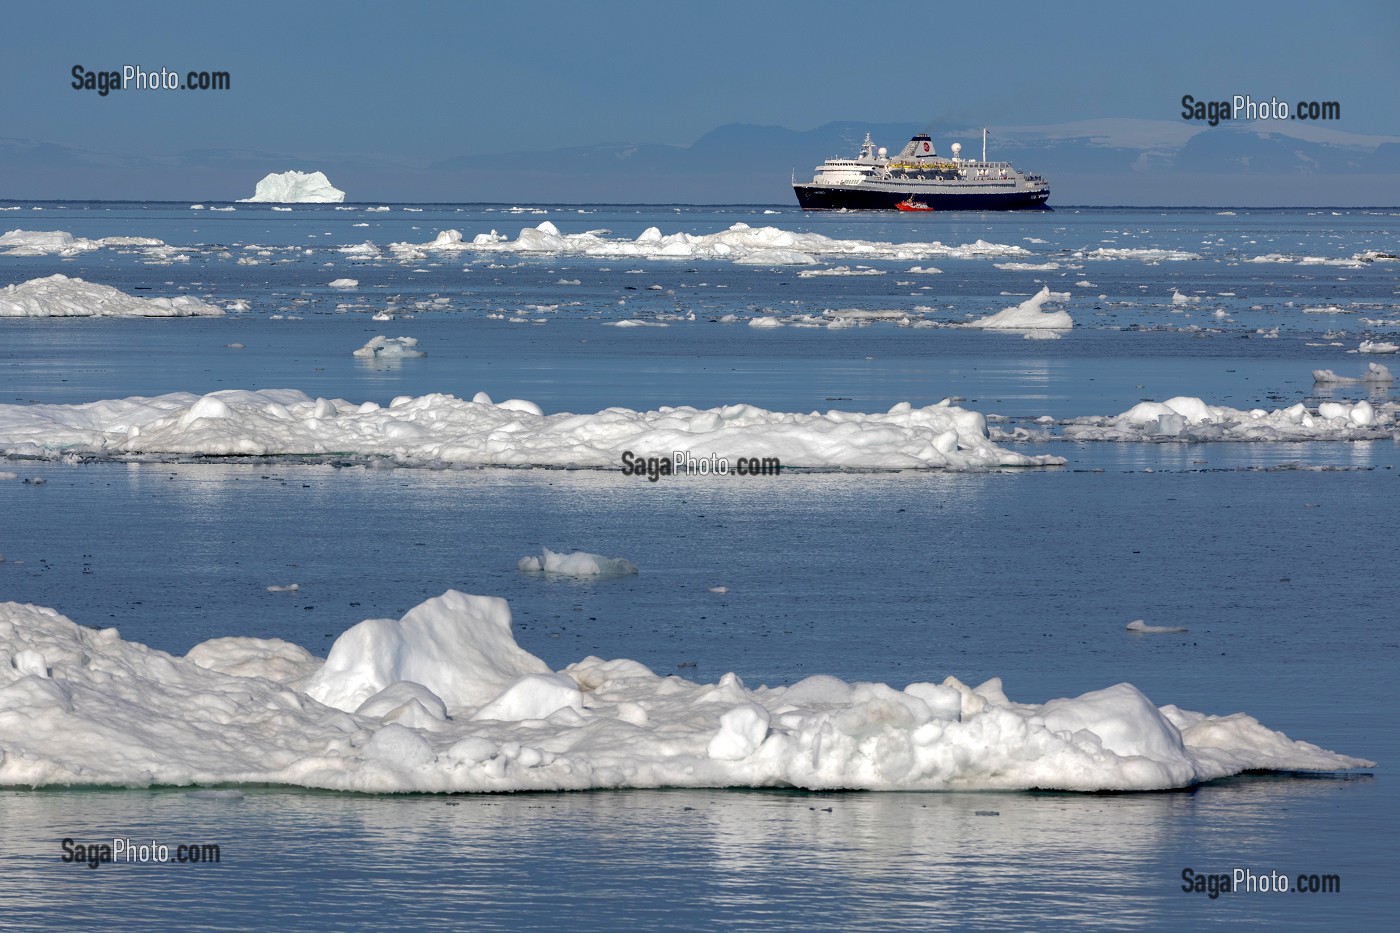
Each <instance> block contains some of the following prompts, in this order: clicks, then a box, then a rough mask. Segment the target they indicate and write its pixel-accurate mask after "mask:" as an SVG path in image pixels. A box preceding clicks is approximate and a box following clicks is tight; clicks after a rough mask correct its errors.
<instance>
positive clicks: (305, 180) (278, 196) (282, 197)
mask: <svg viewBox="0 0 1400 933" xmlns="http://www.w3.org/2000/svg"><path fill="white" fill-rule="evenodd" d="M241 200H242V201H243V202H244V203H250V204H257V203H273V204H339V203H341V202H343V201H344V200H345V192H344V191H341V190H340V189H339V188H337V187H335V186H334V185H332V184H331V181H330V179H329V178H327V177H326V174H325V172H298V171H290V172H272V173H270V174H268V175H265V176H264V177H263V178H262V179H261V180H260V181H259V182H258V184H257V187H256V189H255V190H254V191H253V196H252V197H251V198H243V199H241Z"/></svg>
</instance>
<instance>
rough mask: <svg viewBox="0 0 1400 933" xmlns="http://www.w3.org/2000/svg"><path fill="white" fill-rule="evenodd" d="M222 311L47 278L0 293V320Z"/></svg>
mask: <svg viewBox="0 0 1400 933" xmlns="http://www.w3.org/2000/svg"><path fill="white" fill-rule="evenodd" d="M223 313H224V310H223V309H222V308H220V307H218V306H216V305H211V304H208V303H207V302H203V301H200V300H199V299H198V298H194V297H192V296H190V295H176V296H175V297H174V298H138V297H136V296H134V295H128V294H126V293H125V292H123V291H121V290H120V289H116V288H112V287H111V286H110V285H99V284H97V283H96V282H84V281H83V280H82V279H70V278H68V277H67V276H65V275H51V276H49V277H47V278H42V279H30V280H29V281H28V282H24V283H22V284H19V285H7V286H5V287H4V288H3V289H0V317H199V316H215V317H217V316H218V315H221V314H223Z"/></svg>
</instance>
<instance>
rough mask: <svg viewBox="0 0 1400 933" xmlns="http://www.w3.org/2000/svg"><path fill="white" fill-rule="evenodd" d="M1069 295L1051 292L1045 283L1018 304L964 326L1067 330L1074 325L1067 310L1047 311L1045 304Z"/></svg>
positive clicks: (1067, 297) (1001, 328)
mask: <svg viewBox="0 0 1400 933" xmlns="http://www.w3.org/2000/svg"><path fill="white" fill-rule="evenodd" d="M1069 297H1070V296H1069V293H1068V292H1052V291H1050V286H1048V285H1047V286H1045V287H1044V288H1042V289H1041V290H1040V291H1038V292H1036V293H1035V294H1034V295H1032V296H1031V297H1030V298H1027V299H1026V300H1025V301H1023V302H1021V303H1020V304H1018V305H1012V306H1011V307H1009V308H1005V309H1003V310H1001V311H998V312H997V313H996V314H991V315H988V316H987V317H984V318H979V319H977V320H975V321H970V322H968V324H967V325H966V326H968V327H980V328H982V329H983V330H1068V329H1069V328H1071V327H1073V326H1074V318H1072V317H1070V315H1069V312H1068V311H1065V310H1064V309H1060V310H1058V311H1047V310H1046V309H1045V304H1046V302H1051V301H1054V302H1064V301H1068V300H1069Z"/></svg>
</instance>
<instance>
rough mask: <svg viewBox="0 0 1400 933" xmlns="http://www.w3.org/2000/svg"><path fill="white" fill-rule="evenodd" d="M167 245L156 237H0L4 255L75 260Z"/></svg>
mask: <svg viewBox="0 0 1400 933" xmlns="http://www.w3.org/2000/svg"><path fill="white" fill-rule="evenodd" d="M165 245H166V244H165V243H164V242H163V241H161V240H157V239H155V238H154V237H141V236H109V237H99V238H97V239H88V238H87V237H75V236H73V234H71V233H69V232H67V231H66V230H8V231H6V232H5V233H3V234H0V255H5V256H65V257H72V256H76V255H78V254H79V253H86V252H89V251H91V250H95V249H106V248H109V247H111V248H122V247H128V248H137V249H158V248H161V247H164V246H165Z"/></svg>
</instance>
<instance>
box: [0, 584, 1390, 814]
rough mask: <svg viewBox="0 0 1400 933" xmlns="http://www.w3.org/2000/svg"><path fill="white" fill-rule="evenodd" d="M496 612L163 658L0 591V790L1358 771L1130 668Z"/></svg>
mask: <svg viewBox="0 0 1400 933" xmlns="http://www.w3.org/2000/svg"><path fill="white" fill-rule="evenodd" d="M511 628H512V625H511V614H510V608H509V606H508V605H507V604H506V602H505V600H503V599H499V598H495V597H487V596H469V595H466V594H463V593H459V592H455V591H450V590H449V591H448V592H447V593H445V594H443V595H442V596H439V597H437V598H434V599H430V600H428V601H427V602H425V603H423V604H421V605H419V606H417V607H415V608H414V609H412V610H410V611H409V612H408V613H407V614H405V615H404V616H403V618H402V619H399V620H391V619H370V620H367V621H364V622H361V623H359V624H358V625H356V626H354V627H352V628H350V629H349V630H348V631H346V632H344V633H343V634H342V635H341V636H340V637H339V638H338V639H337V640H336V641H335V643H334V644H333V645H332V646H331V649H330V653H329V656H328V657H327V658H326V659H325V660H324V661H321V660H320V659H317V658H315V657H313V656H311V655H310V654H308V653H307V652H306V651H305V650H304V649H302V648H301V647H299V646H297V645H293V644H289V643H287V642H282V641H279V640H277V639H257V638H221V639H215V640H213V641H208V642H204V643H202V644H200V645H197V646H195V648H194V649H192V650H191V651H190V652H189V654H188V655H187V656H186V657H185V658H177V657H172V656H170V655H168V654H165V653H164V652H160V651H155V650H152V649H150V648H147V647H145V646H143V645H140V644H137V643H134V642H128V641H125V640H123V639H122V638H121V636H120V634H119V633H118V632H117V630H116V629H112V628H108V629H101V630H98V629H94V628H87V627H84V626H79V625H77V624H75V623H74V622H72V621H70V620H69V619H67V618H65V617H64V616H62V615H60V614H59V613H58V612H56V611H55V610H53V609H47V608H42V607H39V606H32V605H22V604H19V603H0V656H4V657H7V658H9V659H10V660H9V663H6V664H3V665H0V750H2V751H0V786H8V787H38V786H55V785H74V784H81V785H89V786H91V785H98V786H126V787H132V786H135V787H144V786H151V785H158V784H167V785H191V784H196V785H197V784H243V783H273V784H287V785H294V786H303V787H316V788H329V789H337V790H352V791H366V792H408V791H428V792H442V791H513V790H564V789H579V790H581V789H588V788H618V787H668V786H670V787H783V786H791V787H802V788H812V789H837V788H859V789H869V790H949V789H965V790H985V789H1000V790H1025V789H1035V788H1044V789H1055V790H1074V791H1105V790H1112V791H1124V790H1159V789H1165V788H1170V787H1185V786H1189V785H1191V784H1194V783H1198V782H1201V781H1208V780H1212V779H1214V778H1218V777H1224V776H1226V775H1231V774H1237V773H1239V772H1241V771H1245V770H1256V769H1259V770H1304V769H1306V770H1340V769H1348V768H1366V767H1373V766H1374V765H1373V763H1372V762H1369V761H1366V760H1364V759H1360V758H1352V757H1348V756H1345V755H1340V754H1337V753H1334V752H1330V751H1326V750H1325V749H1322V748H1319V747H1318V746H1316V745H1311V744H1309V743H1307V742H1298V741H1293V740H1291V739H1289V738H1288V737H1287V736H1285V735H1283V734H1282V733H1279V732H1274V731H1272V730H1269V729H1267V728H1265V727H1264V726H1263V725H1261V724H1260V723H1259V722H1258V721H1257V720H1255V719H1253V718H1252V717H1250V716H1247V715H1245V714H1243V713H1236V714H1234V715H1230V716H1211V715H1206V714H1203V713H1196V712H1189V711H1186V710H1181V709H1178V708H1176V707H1174V706H1163V707H1160V708H1158V707H1156V706H1154V705H1153V704H1152V703H1151V702H1150V701H1149V700H1148V699H1147V697H1145V696H1144V695H1143V694H1142V693H1141V692H1140V691H1138V690H1137V689H1136V688H1135V687H1133V686H1132V685H1130V684H1126V683H1121V684H1117V685H1116V686H1112V687H1108V688H1106V689H1103V690H1096V691H1093V692H1091V693H1086V694H1084V695H1083V696H1079V697H1075V698H1072V699H1058V700H1050V701H1049V702H1046V703H1043V704H1028V703H1016V702H1013V701H1011V700H1009V699H1007V697H1006V695H1005V693H1004V691H1003V689H1002V684H1001V681H1000V679H999V678H994V679H992V680H989V681H987V682H986V683H984V684H982V685H981V686H980V687H977V688H969V687H967V686H966V685H964V684H962V683H960V682H959V681H958V680H956V679H955V678H953V677H948V678H947V679H946V680H944V681H943V682H942V683H940V684H934V683H914V684H910V685H908V686H906V687H905V688H904V689H902V690H900V689H897V688H895V687H892V686H887V685H885V684H878V683H847V682H845V681H842V680H839V679H837V678H835V677H831V676H826V675H820V674H819V675H814V676H810V677H807V678H805V679H804V680H801V681H799V682H797V683H795V684H792V685H790V686H781V687H772V688H770V687H757V688H753V689H750V688H749V687H747V686H746V685H745V684H744V683H743V681H742V680H740V679H739V677H737V676H735V675H734V674H726V675H724V676H723V677H722V678H720V680H719V682H718V683H714V684H702V683H695V682H691V681H687V680H683V679H682V678H680V677H676V676H669V677H661V676H658V675H657V674H655V673H653V672H652V671H651V670H650V669H649V668H647V667H646V666H645V665H644V664H642V663H640V662H638V661H633V660H627V659H618V660H611V661H605V660H602V659H600V658H596V657H589V658H585V659H583V660H581V661H578V662H576V663H574V664H571V665H569V666H568V667H566V668H564V669H563V670H561V671H557V672H556V671H551V670H550V669H549V667H548V666H547V665H546V664H545V663H544V662H543V661H541V660H540V659H539V658H537V657H535V656H534V655H532V654H530V653H529V652H528V651H526V650H525V649H523V648H522V647H520V645H518V644H517V643H516V641H515V639H514V636H513V634H512V631H511Z"/></svg>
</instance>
